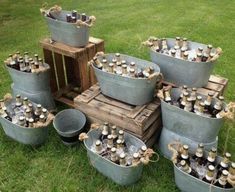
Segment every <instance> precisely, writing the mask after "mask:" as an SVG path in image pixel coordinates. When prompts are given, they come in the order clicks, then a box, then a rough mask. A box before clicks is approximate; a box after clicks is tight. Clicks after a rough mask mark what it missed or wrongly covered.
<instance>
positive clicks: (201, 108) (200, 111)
mask: <svg viewBox="0 0 235 192" xmlns="http://www.w3.org/2000/svg"><path fill="white" fill-rule="evenodd" d="M204 111H205V103H203V102H201V103H199V107H198V108H197V110H195V111H194V112H195V113H196V114H197V115H200V116H204V115H205V114H204Z"/></svg>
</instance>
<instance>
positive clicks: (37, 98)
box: [11, 83, 56, 110]
mask: <svg viewBox="0 0 235 192" xmlns="http://www.w3.org/2000/svg"><path fill="white" fill-rule="evenodd" d="M11 89H12V93H13V96H14V97H15V96H16V95H17V94H20V95H21V96H22V97H28V99H29V100H31V101H33V102H35V103H40V104H41V105H42V106H44V107H45V108H46V109H48V110H54V109H55V108H56V106H55V102H54V100H53V97H52V94H51V91H49V90H47V91H40V92H29V91H25V90H21V89H17V88H16V87H15V85H14V83H12V84H11Z"/></svg>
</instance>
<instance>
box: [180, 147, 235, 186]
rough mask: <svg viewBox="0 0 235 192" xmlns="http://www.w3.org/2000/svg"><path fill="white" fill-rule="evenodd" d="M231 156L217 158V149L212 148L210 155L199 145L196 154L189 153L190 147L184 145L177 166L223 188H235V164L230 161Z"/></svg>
mask: <svg viewBox="0 0 235 192" xmlns="http://www.w3.org/2000/svg"><path fill="white" fill-rule="evenodd" d="M230 158H231V154H230V153H228V152H227V153H225V154H224V157H223V158H222V159H218V158H217V149H216V148H214V147H212V148H211V150H210V151H209V153H208V154H206V153H205V151H204V145H203V144H199V145H198V148H197V149H196V151H195V153H194V154H190V153H189V146H188V145H183V147H182V149H181V150H180V151H179V153H178V157H177V163H176V165H177V166H178V167H179V169H181V170H182V171H184V172H186V173H188V174H190V175H192V176H193V177H196V178H198V179H201V180H203V181H205V182H207V183H210V184H213V185H215V186H217V187H221V188H233V187H234V186H235V162H231V161H230Z"/></svg>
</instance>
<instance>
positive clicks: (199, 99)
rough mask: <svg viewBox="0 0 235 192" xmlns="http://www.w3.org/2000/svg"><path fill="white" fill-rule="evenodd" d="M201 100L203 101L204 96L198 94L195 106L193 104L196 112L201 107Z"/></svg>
mask: <svg viewBox="0 0 235 192" xmlns="http://www.w3.org/2000/svg"><path fill="white" fill-rule="evenodd" d="M201 102H202V96H201V95H198V96H197V99H196V102H195V104H194V106H193V111H194V112H196V111H197V110H198V109H199V107H200V103H201Z"/></svg>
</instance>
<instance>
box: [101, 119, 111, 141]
mask: <svg viewBox="0 0 235 192" xmlns="http://www.w3.org/2000/svg"><path fill="white" fill-rule="evenodd" d="M108 134H109V123H108V122H104V125H103V127H102V132H101V135H100V141H101V142H103V141H104V140H105V139H107V138H108Z"/></svg>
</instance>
